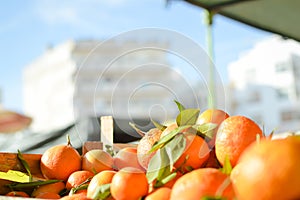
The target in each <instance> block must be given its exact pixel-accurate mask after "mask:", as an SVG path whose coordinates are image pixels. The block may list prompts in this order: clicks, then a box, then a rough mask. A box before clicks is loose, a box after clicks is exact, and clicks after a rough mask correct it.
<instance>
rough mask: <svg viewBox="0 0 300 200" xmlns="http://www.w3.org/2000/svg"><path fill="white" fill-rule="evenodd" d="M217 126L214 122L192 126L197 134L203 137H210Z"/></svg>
mask: <svg viewBox="0 0 300 200" xmlns="http://www.w3.org/2000/svg"><path fill="white" fill-rule="evenodd" d="M217 127H218V125H217V124H214V123H204V124H196V125H194V126H193V128H195V129H196V130H197V134H198V135H200V136H201V137H203V138H209V139H212V138H213V136H214V130H215V129H216V128H217Z"/></svg>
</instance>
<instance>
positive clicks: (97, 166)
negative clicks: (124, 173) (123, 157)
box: [82, 149, 114, 173]
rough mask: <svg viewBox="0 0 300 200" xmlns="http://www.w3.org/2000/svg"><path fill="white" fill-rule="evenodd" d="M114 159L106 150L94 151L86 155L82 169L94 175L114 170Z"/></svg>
mask: <svg viewBox="0 0 300 200" xmlns="http://www.w3.org/2000/svg"><path fill="white" fill-rule="evenodd" d="M113 163H114V161H113V157H112V156H111V155H110V154H109V153H107V152H106V151H104V150H101V149H93V150H90V151H88V152H87V153H86V154H84V156H83V158H82V169H83V170H87V171H90V172H93V173H99V172H101V171H103V170H112V169H113Z"/></svg>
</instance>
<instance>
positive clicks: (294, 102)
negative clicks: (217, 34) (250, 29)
mask: <svg viewBox="0 0 300 200" xmlns="http://www.w3.org/2000/svg"><path fill="white" fill-rule="evenodd" d="M228 72H229V73H228V74H229V80H230V88H231V93H232V95H231V98H232V99H231V101H230V102H231V105H230V107H231V114H243V115H247V116H249V117H251V118H252V119H254V120H255V121H257V122H258V123H260V124H261V125H262V126H264V127H265V128H266V130H267V131H269V132H270V131H271V130H273V129H275V130H276V132H278V131H296V130H300V45H299V43H298V42H296V41H293V40H284V39H282V38H280V37H277V36H274V37H271V38H268V39H265V40H263V41H261V42H259V43H257V44H256V45H255V46H254V48H253V49H251V50H250V51H249V52H246V53H244V54H243V55H241V56H240V58H239V59H238V60H237V61H235V62H233V63H231V64H230V65H229V67H228ZM267 133H268V132H267Z"/></svg>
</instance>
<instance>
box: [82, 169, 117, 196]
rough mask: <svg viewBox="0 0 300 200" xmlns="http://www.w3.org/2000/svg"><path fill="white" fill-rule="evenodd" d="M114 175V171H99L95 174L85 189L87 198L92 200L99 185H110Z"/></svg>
mask: <svg viewBox="0 0 300 200" xmlns="http://www.w3.org/2000/svg"><path fill="white" fill-rule="evenodd" d="M116 173H117V172H116V171H112V170H104V171H101V172H99V173H98V174H96V175H95V176H94V177H93V178H92V180H91V182H90V184H89V186H88V188H87V197H88V198H93V196H94V195H95V194H96V192H97V187H98V186H100V185H104V184H108V183H111V181H112V179H113V177H114V175H115V174H116Z"/></svg>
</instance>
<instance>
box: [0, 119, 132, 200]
mask: <svg viewBox="0 0 300 200" xmlns="http://www.w3.org/2000/svg"><path fill="white" fill-rule="evenodd" d="M112 127H113V126H112V118H111V117H104V118H101V138H106V140H104V141H101V142H100V141H87V142H85V143H84V144H83V146H82V156H83V155H84V154H85V153H86V152H88V151H90V150H93V149H104V148H103V147H104V146H105V145H110V146H112V147H113V149H114V150H115V151H118V150H120V149H122V148H125V147H136V144H125V143H124V144H122V143H113V141H112V138H113V129H112ZM41 156H42V154H23V158H24V160H26V162H27V163H28V165H29V168H30V171H31V173H32V175H33V177H36V178H39V179H44V177H43V175H42V173H41V170H40V160H41ZM8 170H17V171H21V172H25V173H26V169H25V168H24V167H23V165H22V163H21V162H20V160H19V159H18V157H17V153H7V152H0V171H1V172H7V171H8ZM9 183H11V181H8V180H3V179H0V200H1V199H3V200H8V199H18V200H19V199H22V200H23V199H33V198H20V197H6V196H3V195H4V194H6V193H8V192H9V191H10V189H9V188H8V187H7V186H5V185H7V184H9Z"/></svg>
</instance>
